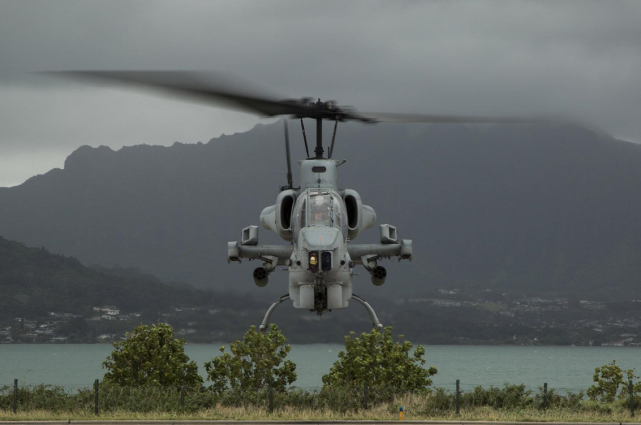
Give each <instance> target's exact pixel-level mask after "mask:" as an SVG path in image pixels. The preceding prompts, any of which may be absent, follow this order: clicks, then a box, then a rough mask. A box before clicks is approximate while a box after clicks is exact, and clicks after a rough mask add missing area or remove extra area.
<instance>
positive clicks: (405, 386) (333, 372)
mask: <svg viewBox="0 0 641 425" xmlns="http://www.w3.org/2000/svg"><path fill="white" fill-rule="evenodd" d="M353 335H354V332H351V333H350V335H347V336H346V337H345V351H341V352H340V353H338V360H337V361H336V362H335V363H334V365H333V366H332V368H331V369H330V371H329V374H327V375H325V376H323V384H324V385H326V386H329V387H332V386H351V387H362V386H364V385H365V384H367V385H368V386H369V387H389V388H395V389H398V390H407V391H420V390H424V389H427V387H429V386H430V385H432V380H431V379H429V377H430V376H433V375H435V374H436V372H437V370H436V368H434V367H430V368H428V369H425V368H424V367H423V365H424V364H425V360H424V359H423V355H424V354H425V349H424V348H423V347H422V346H420V345H419V346H417V347H416V350H414V354H412V355H410V351H411V349H412V343H411V342H409V341H402V339H403V335H399V337H398V340H397V341H396V343H395V342H394V338H393V337H392V328H391V327H386V328H385V329H384V330H383V331H382V332H379V331H378V330H376V329H374V330H372V331H371V332H370V333H365V332H364V333H362V334H361V335H360V337H356V338H354V337H353Z"/></svg>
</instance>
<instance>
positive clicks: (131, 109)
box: [0, 0, 641, 185]
mask: <svg viewBox="0 0 641 425" xmlns="http://www.w3.org/2000/svg"><path fill="white" fill-rule="evenodd" d="M639 16H641V3H639V2H632V1H608V2H591V1H580V2H579V1H566V2H557V1H536V2H535V1H531V2H528V1H519V2H511V1H477V2H458V1H455V2H451V1H447V2H446V1H434V2H376V1H351V2H344V1H324V2H314V1H299V0H296V1H271V2H263V1H226V2H223V1H216V2H209V1H202V2H196V1H192V2H182V1H175V2H168V1H153V2H151V1H149V2H146V1H140V2H129V1H123V2H118V1H110V2H98V1H96V2H90V1H85V0H83V1H64V2H61V1H42V2H36V1H32V2H19V1H16V2H2V3H0V58H2V60H1V61H0V74H1V75H2V76H1V77H0V158H3V160H2V161H3V162H4V164H0V165H2V166H3V169H5V170H7V168H6V167H5V165H8V164H10V165H11V168H12V169H13V170H15V171H11V172H9V171H4V172H3V174H2V175H0V185H3V184H4V185H6V184H16V183H20V182H21V181H22V180H24V179H25V178H26V177H28V176H30V175H32V174H34V173H37V172H44V171H46V170H47V169H48V168H51V167H52V166H61V165H62V160H63V158H64V156H65V155H66V154H68V153H69V152H70V151H71V150H72V149H74V148H76V147H77V146H79V145H82V144H90V145H99V144H106V145H109V146H112V147H114V148H117V147H119V146H122V145H129V144H136V143H148V144H171V143H173V142H174V141H176V140H179V141H181V142H186V143H193V142H197V141H199V140H202V141H206V140H208V139H209V138H211V137H214V136H217V135H219V134H220V133H223V132H225V133H230V132H235V131H242V130H244V129H247V128H249V127H251V126H252V125H253V124H255V123H256V122H258V119H257V118H254V117H251V116H248V115H246V114H239V113H236V112H222V111H220V110H218V109H210V108H206V107H202V106H200V105H188V104H185V103H182V102H174V101H169V100H166V99H161V98H155V97H150V96H144V95H141V94H131V93H127V92H123V91H114V90H106V89H96V88H93V87H82V86H75V87H74V86H71V85H69V84H66V83H65V84H62V83H59V82H49V81H43V80H42V78H40V77H35V76H31V75H26V74H25V73H26V72H30V71H38V70H52V69H188V70H210V69H214V70H217V71H222V72H226V73H229V74H231V75H234V76H236V77H237V78H240V79H245V80H247V81H250V82H252V83H253V84H255V85H257V86H259V87H265V88H266V90H268V91H271V92H273V93H277V94H281V95H282V96H283V97H301V96H315V97H319V96H320V97H322V98H324V99H335V100H337V101H339V102H340V103H342V104H350V105H355V106H357V107H358V108H359V109H361V110H369V111H391V112H393V111H398V112H419V113H420V112H424V113H441V112H443V113H460V114H486V115H490V114H514V113H531V112H534V113H545V114H554V113H560V114H565V115H571V116H574V117H577V118H580V119H582V120H589V121H591V122H593V123H594V124H595V125H597V126H599V127H601V128H603V129H605V130H606V131H608V132H610V133H612V134H614V135H615V136H617V137H621V138H625V139H629V140H634V141H639V140H641V123H640V122H639V120H638V113H639V107H640V106H641V84H640V83H641V81H640V80H641V77H640V75H641V30H639V25H638V17H639ZM28 158H30V159H28ZM16 164H23V166H19V165H16ZM21 170H22V173H21V172H20V171H21ZM12 176H13V177H12Z"/></svg>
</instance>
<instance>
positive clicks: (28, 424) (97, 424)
mask: <svg viewBox="0 0 641 425" xmlns="http://www.w3.org/2000/svg"><path fill="white" fill-rule="evenodd" d="M399 422H403V423H408V424H413V425H418V424H425V425H532V424H536V423H541V424H545V425H616V424H618V425H621V422H535V421H531V422H494V421H132V420H122V421H117V420H116V421H86V420H83V421H72V420H68V421H1V423H2V425H4V424H17V425H18V424H19V425H65V424H73V425H192V424H193V425H206V424H211V425H262V424H264V425H281V424H282V425H298V424H300V425H343V424H344V425H360V424H363V425H368V424H372V425H392V424H394V425H398V423H399ZM626 425H641V423H638V422H626Z"/></svg>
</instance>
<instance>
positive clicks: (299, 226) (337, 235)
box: [47, 71, 549, 331]
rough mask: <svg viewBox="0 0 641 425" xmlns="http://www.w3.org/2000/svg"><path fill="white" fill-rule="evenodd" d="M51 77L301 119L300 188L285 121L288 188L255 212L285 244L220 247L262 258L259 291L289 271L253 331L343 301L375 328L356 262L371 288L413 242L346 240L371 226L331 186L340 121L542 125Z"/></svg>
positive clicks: (151, 76)
mask: <svg viewBox="0 0 641 425" xmlns="http://www.w3.org/2000/svg"><path fill="white" fill-rule="evenodd" d="M47 74H49V75H51V74H54V75H56V76H61V77H66V78H73V79H84V80H89V81H92V82H97V83H101V84H107V85H113V84H116V85H120V86H121V85H123V84H125V85H129V86H134V87H140V88H151V89H153V90H155V91H161V92H164V93H165V94H169V95H171V96H173V97H181V98H185V99H188V100H192V101H198V102H204V103H207V104H223V105H226V106H228V107H230V108H233V109H237V110H241V111H245V112H250V113H254V114H258V115H261V116H264V117H274V116H279V115H286V116H289V117H290V118H293V119H298V120H300V123H301V129H302V133H303V140H304V143H305V150H306V153H307V158H306V159H304V160H301V161H300V162H299V167H300V187H294V186H293V179H292V168H291V157H290V145H289V133H288V128H287V120H285V121H284V122H285V152H286V158H287V186H283V187H281V188H280V189H281V190H280V193H279V194H278V196H277V198H276V203H275V204H274V205H272V206H269V207H267V208H265V209H264V210H263V211H262V213H261V214H260V223H261V224H262V226H263V227H264V228H266V229H268V230H272V231H274V232H276V233H277V234H278V235H279V236H280V237H281V238H282V239H283V240H285V241H286V242H287V244H285V245H259V244H258V226H247V227H245V228H244V229H242V234H241V240H240V241H239V242H238V241H234V242H229V243H228V244H227V258H228V261H230V262H232V261H237V262H241V260H242V259H243V258H246V259H250V260H260V261H262V266H261V267H258V268H256V269H255V270H254V272H253V277H254V282H255V284H256V285H257V286H259V287H264V286H266V285H267V283H268V281H269V275H270V274H271V273H272V272H274V270H276V268H277V267H278V266H286V267H287V268H288V271H289V292H288V294H286V295H283V296H282V297H280V298H279V299H278V300H276V301H275V302H274V303H273V304H272V305H271V307H270V308H269V309H268V310H267V313H266V314H265V317H264V319H263V321H262V323H261V325H260V327H259V329H260V330H261V331H264V330H265V329H266V328H267V325H268V323H269V319H270V317H271V314H272V313H273V311H274V309H275V308H276V307H277V306H278V305H279V304H281V303H282V302H284V301H286V300H287V299H291V300H292V301H293V304H294V308H298V309H304V310H309V311H312V312H316V313H317V314H319V315H320V314H323V313H324V312H328V311H332V310H337V309H343V308H346V307H347V306H348V305H349V300H355V301H357V302H359V303H360V304H362V305H363V306H364V307H365V309H366V310H367V312H368V313H369V315H370V318H371V321H372V325H373V326H374V327H375V328H379V329H380V328H382V327H383V326H382V324H381V323H380V321H379V320H378V318H377V316H376V313H375V312H374V309H373V308H372V307H371V306H370V305H369V304H368V303H367V302H366V301H365V300H363V299H362V298H360V297H359V296H357V295H356V294H354V293H353V292H352V277H353V275H354V269H355V267H356V266H357V265H362V266H363V267H364V268H365V270H366V271H367V272H368V273H369V274H370V275H371V281H372V283H373V284H374V285H376V286H380V285H383V284H384V283H385V279H386V277H387V271H386V270H385V268H384V267H383V266H380V265H379V264H378V262H379V261H380V260H382V259H385V258H387V259H389V258H391V257H397V258H398V260H399V261H401V260H411V259H412V241H411V240H409V239H399V238H398V232H397V229H396V227H395V226H392V225H389V224H381V225H380V243H378V244H354V243H353V242H352V241H353V240H354V239H355V238H356V237H357V236H358V235H359V234H360V233H361V232H362V231H364V230H367V229H369V228H371V227H373V226H374V224H375V223H376V213H375V211H374V209H373V208H372V207H370V206H368V205H365V204H363V202H362V200H361V197H360V195H359V194H358V192H357V191H355V190H353V189H341V188H339V186H338V178H337V169H338V167H339V166H340V165H342V164H343V163H344V162H345V161H338V160H335V159H332V154H333V153H334V147H335V141H336V131H337V127H338V123H339V122H347V121H358V122H362V123H367V124H374V123H379V122H408V123H409V122H418V123H525V122H541V121H549V120H541V119H531V118H518V117H479V116H453V115H416V114H390V113H357V112H356V111H354V110H351V109H348V108H340V107H337V106H335V105H334V102H322V101H321V100H320V99H319V100H318V101H317V102H312V101H311V99H309V98H303V99H300V100H275V99H271V98H269V97H266V96H257V95H256V94H255V93H253V92H248V91H247V89H239V88H236V89H234V88H231V87H233V86H234V85H236V86H237V84H235V83H233V82H230V81H229V80H226V81H225V78H221V77H220V76H215V75H214V74H212V73H205V74H203V73H187V72H175V71H63V72H48V73H47ZM304 119H312V120H314V121H315V123H316V147H315V149H314V152H313V153H314V154H313V156H312V155H310V153H309V147H308V143H307V136H306V133H305V126H304V122H303V120H304ZM323 120H328V121H334V123H335V124H334V131H333V135H332V140H331V144H330V145H329V147H328V151H327V157H325V156H324V155H325V150H324V147H323V134H322V130H323V129H322V123H323Z"/></svg>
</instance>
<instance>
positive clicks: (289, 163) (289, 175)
mask: <svg viewBox="0 0 641 425" xmlns="http://www.w3.org/2000/svg"><path fill="white" fill-rule="evenodd" d="M283 122H284V123H285V154H286V155H287V189H291V188H292V187H294V184H293V182H292V159H291V157H290V155H289V130H288V129H287V119H285V120H283Z"/></svg>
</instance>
